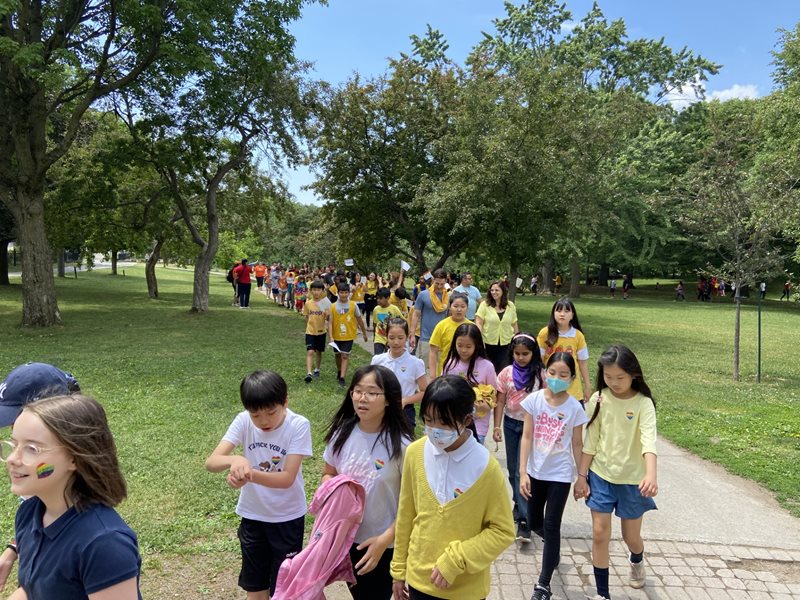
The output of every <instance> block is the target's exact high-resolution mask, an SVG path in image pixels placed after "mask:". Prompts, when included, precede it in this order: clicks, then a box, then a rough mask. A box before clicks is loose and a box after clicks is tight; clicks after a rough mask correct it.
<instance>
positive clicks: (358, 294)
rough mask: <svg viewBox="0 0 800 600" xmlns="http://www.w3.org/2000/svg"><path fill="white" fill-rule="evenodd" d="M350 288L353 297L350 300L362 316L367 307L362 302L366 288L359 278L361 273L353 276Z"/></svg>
mask: <svg viewBox="0 0 800 600" xmlns="http://www.w3.org/2000/svg"><path fill="white" fill-rule="evenodd" d="M351 287H352V289H353V297H352V298H351V300H352V301H353V302H355V303H356V306H358V310H360V311H361V314H362V315H363V314H364V311H365V310H366V309H367V305H366V303H365V302H364V297H365V295H366V288H367V286H366V285H365V284H364V281H363V280H362V278H361V273H359V272H358V271H356V272H355V273H354V274H353V281H352V284H351ZM367 327H369V324H367Z"/></svg>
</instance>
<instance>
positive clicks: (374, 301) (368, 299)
mask: <svg viewBox="0 0 800 600" xmlns="http://www.w3.org/2000/svg"><path fill="white" fill-rule="evenodd" d="M376 306H378V297H377V296H375V295H374V294H365V295H364V310H365V312H366V313H367V314H366V315H364V320H365V321H366V323H367V327H369V320H370V319H371V318H372V311H373V310H375V307H376Z"/></svg>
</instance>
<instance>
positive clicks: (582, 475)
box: [578, 473, 589, 479]
mask: <svg viewBox="0 0 800 600" xmlns="http://www.w3.org/2000/svg"><path fill="white" fill-rule="evenodd" d="M578 477H583V478H584V479H589V474H588V473H587V474H586V475H584V474H583V473H578Z"/></svg>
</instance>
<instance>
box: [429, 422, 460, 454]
mask: <svg viewBox="0 0 800 600" xmlns="http://www.w3.org/2000/svg"><path fill="white" fill-rule="evenodd" d="M425 435H427V436H428V439H429V440H430V441H431V444H433V445H434V446H436V447H437V448H438V449H439V450H444V449H445V448H449V447H450V446H452V445H453V444H455V443H456V440H457V439H458V438H459V436H460V435H461V433H459V432H458V431H456V430H454V429H440V428H438V427H428V426H427V425H426V426H425Z"/></svg>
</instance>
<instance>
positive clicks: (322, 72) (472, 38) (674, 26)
mask: <svg viewBox="0 0 800 600" xmlns="http://www.w3.org/2000/svg"><path fill="white" fill-rule="evenodd" d="M566 4H567V8H568V9H569V10H570V11H571V12H572V15H573V19H574V20H580V18H581V17H583V16H584V15H585V14H586V13H587V12H588V11H589V10H590V9H591V6H592V2H591V0H567V2H566ZM599 5H600V8H601V9H602V10H603V12H604V13H605V15H606V17H607V18H608V19H609V20H612V19H617V18H622V19H623V20H624V21H625V24H626V25H627V28H628V36H629V37H630V38H640V37H645V38H655V39H658V38H660V37H664V39H665V41H666V43H667V44H669V45H670V46H672V47H673V48H676V49H677V48H681V47H683V46H688V47H689V48H690V49H691V50H693V51H695V52H696V53H699V54H702V55H703V56H705V57H706V58H708V59H710V60H712V61H714V62H716V63H718V64H721V65H722V69H721V71H720V73H719V74H718V75H716V76H714V77H712V78H711V79H710V81H709V82H708V83H707V85H706V89H707V92H708V95H709V96H710V97H712V98H720V99H722V100H724V99H728V98H730V97H754V96H764V95H767V94H769V93H770V91H771V90H772V77H771V74H772V66H771V64H770V63H771V62H772V59H773V58H772V55H771V54H770V52H771V51H773V50H774V49H775V45H776V43H777V41H778V33H777V30H778V29H780V28H785V29H791V28H793V27H794V25H795V24H796V23H797V22H798V21H800V0H763V1H762V2H754V1H753V0H693V1H689V0H660V1H654V0H601V1H600V2H599ZM504 15H505V11H504V9H503V1H502V0H329V5H328V6H321V5H317V4H314V5H310V6H307V7H306V9H305V11H304V14H303V18H302V19H301V20H300V21H298V22H297V23H295V24H294V25H293V26H292V28H291V29H292V32H293V33H294V35H295V37H296V38H297V47H296V55H297V56H298V57H299V58H301V59H304V60H308V61H311V62H313V63H314V71H313V73H312V75H313V76H314V77H315V78H317V79H324V80H326V81H329V82H331V83H341V82H343V81H345V80H347V79H348V78H349V77H350V76H352V75H353V73H355V72H358V73H360V74H362V75H364V76H370V75H379V74H381V73H383V72H384V71H385V70H386V65H387V59H388V58H389V57H396V56H398V55H399V53H400V52H408V51H409V50H410V42H409V35H411V34H412V33H416V34H423V33H424V32H425V29H426V26H427V25H428V24H430V25H431V26H432V27H434V28H436V29H439V30H440V31H441V32H442V33H443V34H444V36H445V38H446V39H447V41H448V43H449V44H450V50H449V54H450V56H451V57H452V58H453V59H454V60H456V61H458V62H463V60H464V58H465V57H466V56H467V54H469V51H470V49H471V48H472V47H473V46H474V45H475V44H476V43H477V42H478V41H480V39H481V37H482V35H481V32H482V31H487V32H489V33H493V32H494V28H493V26H492V19H494V18H497V17H502V16H504ZM285 177H286V179H287V181H288V183H289V188H290V190H291V191H292V193H293V194H294V195H295V197H296V198H297V199H298V200H300V201H301V202H309V203H312V202H313V203H317V202H318V201H317V200H316V199H315V198H314V195H313V193H312V192H309V191H303V190H301V187H302V186H303V185H304V184H307V183H309V182H311V181H312V180H313V178H312V175H311V174H310V173H308V172H307V171H306V170H304V169H300V170H297V171H293V172H287V173H285Z"/></svg>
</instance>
